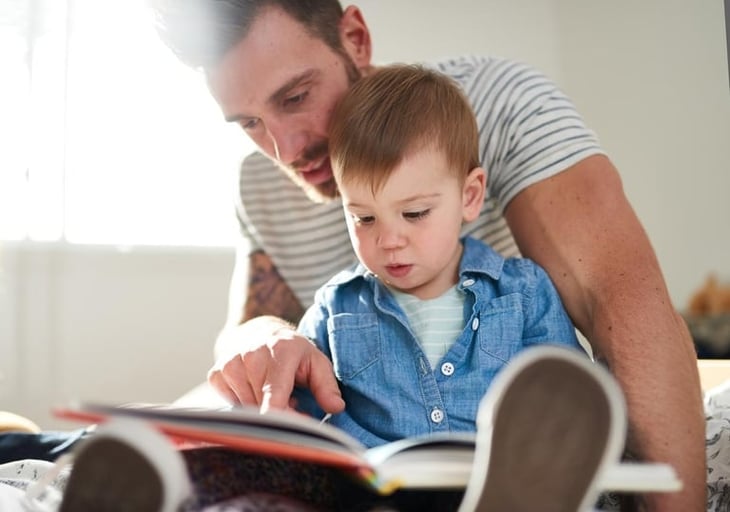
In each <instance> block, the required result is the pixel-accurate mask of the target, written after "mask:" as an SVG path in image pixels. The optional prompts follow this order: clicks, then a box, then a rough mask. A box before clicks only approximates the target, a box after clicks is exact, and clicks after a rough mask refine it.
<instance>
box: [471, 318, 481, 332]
mask: <svg viewBox="0 0 730 512" xmlns="http://www.w3.org/2000/svg"><path fill="white" fill-rule="evenodd" d="M477 329H479V319H478V318H475V319H474V320H472V321H471V330H472V331H476V330H477Z"/></svg>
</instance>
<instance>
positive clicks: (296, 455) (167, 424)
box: [54, 403, 681, 494]
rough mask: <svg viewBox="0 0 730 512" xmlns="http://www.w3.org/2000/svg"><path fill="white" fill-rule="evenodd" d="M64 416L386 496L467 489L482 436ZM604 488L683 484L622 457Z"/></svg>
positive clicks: (284, 421) (93, 410)
mask: <svg viewBox="0 0 730 512" xmlns="http://www.w3.org/2000/svg"><path fill="white" fill-rule="evenodd" d="M54 413H55V414H56V415H57V416H59V417H62V418H66V419H70V420H76V421H83V422H88V423H99V422H103V421H104V420H106V419H109V418H111V417H120V416H122V417H132V418H139V419H142V420H145V421H148V422H150V423H152V424H153V425H155V426H156V427H157V428H158V429H159V430H161V431H162V432H164V433H166V434H168V435H169V436H171V437H172V438H173V439H174V440H176V441H177V442H179V443H181V447H183V448H184V447H186V446H191V445H192V446H200V445H201V444H203V445H205V444H213V445H222V446H226V447H229V448H233V449H237V450H241V451H244V452H248V453H253V454H259V455H267V456H272V457H281V458H290V459H296V460H302V461H308V462H312V463H316V464H325V465H330V466H336V467H339V468H341V469H342V470H344V471H347V472H348V473H351V474H352V475H353V476H355V477H356V478H358V479H359V480H360V481H361V482H362V483H363V484H364V485H366V486H368V487H370V488H371V489H373V490H374V491H376V492H379V493H381V494H389V493H391V492H393V491H395V490H397V489H400V488H429V489H438V488H442V489H444V488H455V489H459V488H465V487H466V484H467V483H468V481H469V475H470V472H471V468H472V463H473V455H474V446H475V434H473V433H449V434H436V435H429V436H424V437H418V438H409V439H403V440H399V441H394V442H392V443H388V444H385V445H382V446H378V447H375V448H370V449H367V448H366V447H365V446H363V445H362V444H361V443H360V442H358V441H357V440H356V439H354V438H353V437H351V436H349V435H348V434H346V433H345V432H343V431H341V430H339V429H337V428H335V427H333V426H331V425H328V424H327V423H325V422H320V421H317V420H315V419H312V418H309V417H307V416H303V415H299V414H296V413H292V412H285V411H271V412H269V413H267V414H260V413H259V411H258V408H255V407H246V406H244V407H236V408H234V409H205V408H182V407H174V406H168V405H158V404H127V405H121V406H114V405H106V404H100V403H80V404H73V405H71V406H69V407H65V408H60V409H56V410H55V411H54ZM600 487H601V489H602V490H608V491H619V492H645V491H657V492H669V491H676V490H679V489H680V488H681V482H680V481H679V480H678V478H677V476H676V474H675V472H674V470H673V468H672V467H671V466H669V465H666V464H645V463H620V464H617V465H616V466H614V467H613V468H610V469H609V470H608V471H606V473H605V474H604V476H603V478H602V480H601V482H600Z"/></svg>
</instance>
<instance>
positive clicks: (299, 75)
mask: <svg viewBox="0 0 730 512" xmlns="http://www.w3.org/2000/svg"><path fill="white" fill-rule="evenodd" d="M269 11H270V12H268V13H267V12H265V13H263V14H260V15H259V17H258V18H257V20H256V21H254V23H253V24H252V26H251V30H250V31H249V33H248V34H247V35H246V36H245V37H244V38H243V39H241V40H240V41H239V42H238V43H237V44H236V45H235V46H234V47H233V48H231V49H230V50H229V51H228V52H227V53H226V55H224V57H223V59H222V60H221V62H220V63H219V64H218V65H217V66H214V67H212V68H211V69H209V70H207V72H206V79H207V82H208V87H209V89H210V90H211V92H212V94H213V96H214V97H215V98H216V100H217V101H218V103H219V104H220V106H221V108H222V109H223V113H224V115H225V116H226V118H229V117H239V116H242V115H251V114H253V113H250V114H249V113H247V112H245V110H248V109H252V108H254V109H255V108H257V107H259V106H261V105H263V104H265V103H266V102H268V101H270V100H271V99H272V98H273V97H274V96H275V95H276V94H281V93H282V92H283V91H284V90H285V89H287V88H291V87H292V86H295V85H296V83H297V82H298V81H301V80H303V79H306V78H307V75H308V74H310V75H311V73H312V70H313V69H315V68H316V66H317V62H318V59H319V58H320V57H321V56H322V55H323V53H326V52H327V49H328V47H327V46H326V45H325V44H324V42H323V41H321V40H320V39H317V38H314V37H313V36H311V35H310V34H309V33H308V32H307V31H306V29H305V28H304V27H303V26H302V25H301V24H300V23H299V22H297V21H296V20H294V19H293V18H291V17H290V16H289V15H287V14H286V13H279V12H278V11H280V10H279V9H276V10H273V11H271V10H269ZM323 51H324V52H323Z"/></svg>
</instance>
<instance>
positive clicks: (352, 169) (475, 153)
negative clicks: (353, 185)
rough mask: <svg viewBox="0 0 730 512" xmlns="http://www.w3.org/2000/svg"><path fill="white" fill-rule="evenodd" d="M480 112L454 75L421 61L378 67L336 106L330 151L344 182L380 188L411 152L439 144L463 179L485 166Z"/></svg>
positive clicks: (336, 170) (337, 177)
mask: <svg viewBox="0 0 730 512" xmlns="http://www.w3.org/2000/svg"><path fill="white" fill-rule="evenodd" d="M478 136H479V135H478V129H477V125H476V120H475V118H474V113H473V111H472V109H471V107H470V105H469V102H468V101H467V99H466V97H465V96H464V94H463V93H462V92H461V89H459V87H458V85H457V84H456V83H455V82H454V81H452V80H451V79H450V78H449V77H447V76H445V75H442V74H440V73H438V72H436V71H431V70H428V69H425V68H423V67H421V66H417V65H405V64H397V65H390V66H386V67H382V68H379V69H376V70H375V71H374V72H373V73H372V74H370V75H368V76H366V77H364V78H362V79H361V80H360V81H358V82H357V83H356V84H355V85H353V87H352V88H351V89H350V91H349V92H348V93H347V94H346V95H345V97H344V98H343V99H342V101H341V102H340V104H339V105H338V106H337V108H336V109H335V112H334V114H333V116H332V121H331V124H330V140H329V150H330V157H331V161H332V169H333V171H334V174H335V179H336V180H337V182H338V183H342V182H353V181H354V182H359V183H365V184H370V186H371V188H372V190H373V191H377V190H379V189H380V188H381V187H382V186H383V185H384V184H385V182H386V180H387V178H388V177H389V175H390V173H391V172H392V171H393V169H394V168H395V167H396V166H398V165H399V164H400V163H401V161H402V160H403V159H404V158H405V157H407V156H408V155H409V154H411V153H413V152H415V151H418V150H421V149H424V148H435V149H437V150H440V151H442V152H443V153H444V155H445V157H446V162H447V163H448V165H449V168H450V170H452V171H453V172H455V173H457V177H458V178H459V179H465V178H466V176H467V174H468V173H469V171H471V170H472V169H473V168H475V167H479V146H478Z"/></svg>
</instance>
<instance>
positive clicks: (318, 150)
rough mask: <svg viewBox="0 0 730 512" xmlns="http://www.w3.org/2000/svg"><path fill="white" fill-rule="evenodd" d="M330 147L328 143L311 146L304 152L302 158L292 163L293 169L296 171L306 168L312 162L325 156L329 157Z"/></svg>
mask: <svg viewBox="0 0 730 512" xmlns="http://www.w3.org/2000/svg"><path fill="white" fill-rule="evenodd" d="M327 151H328V146H327V142H326V141H324V142H319V143H317V144H315V145H313V146H310V147H308V148H306V149H305V150H304V152H303V153H302V157H301V158H299V159H298V160H295V161H294V162H292V164H291V167H293V168H294V169H301V168H303V167H306V166H307V165H308V164H309V163H310V162H312V161H314V160H319V159H320V158H322V157H323V156H326V155H327Z"/></svg>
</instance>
